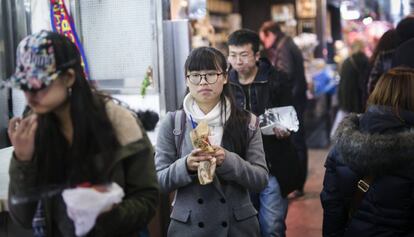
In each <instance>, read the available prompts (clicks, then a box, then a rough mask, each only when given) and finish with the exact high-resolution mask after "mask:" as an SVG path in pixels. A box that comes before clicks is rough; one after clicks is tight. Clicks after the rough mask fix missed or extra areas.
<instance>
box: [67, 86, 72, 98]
mask: <svg viewBox="0 0 414 237" xmlns="http://www.w3.org/2000/svg"><path fill="white" fill-rule="evenodd" d="M68 96H69V97H71V96H72V87H69V88H68Z"/></svg>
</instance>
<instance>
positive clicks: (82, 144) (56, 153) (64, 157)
mask: <svg viewBox="0 0 414 237" xmlns="http://www.w3.org/2000/svg"><path fill="white" fill-rule="evenodd" d="M50 39H51V40H52V44H53V48H54V54H55V59H56V65H57V68H59V69H60V70H61V71H62V73H61V76H65V73H66V72H67V70H68V69H73V70H74V72H75V82H74V83H73V85H72V93H71V95H70V96H68V101H69V103H70V115H71V120H72V124H73V140H72V144H71V145H69V144H68V142H67V141H66V139H65V138H64V136H63V134H62V132H61V129H60V124H59V121H58V119H57V117H56V115H55V114H54V113H52V112H49V113H47V114H44V115H39V124H38V129H37V132H36V144H35V145H36V146H35V156H36V157H37V160H38V169H39V174H41V177H40V179H39V180H38V182H39V184H69V185H74V184H78V183H81V182H86V181H87V182H91V183H101V182H105V181H107V177H106V175H105V172H106V171H107V170H106V169H107V168H108V166H109V163H110V161H111V160H112V159H113V157H112V155H113V153H114V152H115V150H116V149H117V148H118V147H119V146H120V144H119V142H118V139H117V137H116V135H115V131H114V128H113V127H112V124H111V122H110V121H109V118H108V115H107V113H106V109H105V100H106V98H105V97H104V96H101V95H98V94H97V93H95V92H94V89H93V86H92V85H90V84H89V82H88V81H87V79H86V78H85V74H84V70H83V68H82V66H81V56H80V53H79V51H78V49H77V47H76V45H75V44H74V43H72V42H71V41H70V40H69V39H68V38H66V37H65V36H62V35H60V34H57V33H52V32H51V33H50ZM57 80H60V78H58V79H57Z"/></svg>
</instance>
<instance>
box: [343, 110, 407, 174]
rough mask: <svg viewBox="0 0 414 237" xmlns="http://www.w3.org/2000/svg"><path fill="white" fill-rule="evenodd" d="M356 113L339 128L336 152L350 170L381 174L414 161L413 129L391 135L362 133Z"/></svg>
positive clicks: (347, 118)
mask: <svg viewBox="0 0 414 237" xmlns="http://www.w3.org/2000/svg"><path fill="white" fill-rule="evenodd" d="M360 122H361V119H360V117H359V116H358V115H356V114H351V115H349V116H348V117H346V118H345V119H344V120H343V122H342V123H341V124H340V126H339V127H338V129H337V132H336V135H335V149H337V151H338V153H339V154H340V156H339V159H340V160H341V161H342V162H343V163H345V164H346V165H348V166H350V167H351V168H353V169H355V170H357V171H361V172H364V173H369V174H381V173H386V172H389V171H391V170H395V169H398V168H401V167H404V166H407V165H409V164H410V163H411V162H413V161H414V147H413V144H414V130H413V129H406V130H404V131H400V132H392V133H370V132H364V131H361V128H360V125H361V124H360Z"/></svg>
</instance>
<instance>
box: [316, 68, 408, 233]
mask: <svg viewBox="0 0 414 237" xmlns="http://www.w3.org/2000/svg"><path fill="white" fill-rule="evenodd" d="M413 90H414V70H413V69H411V68H408V67H396V68H393V69H390V70H389V71H388V72H387V73H385V74H384V76H382V77H381V78H380V80H379V81H378V84H377V86H376V87H375V89H374V91H373V92H372V94H371V95H370V97H369V99H368V107H367V110H366V112H365V113H364V114H362V115H360V116H358V115H356V114H351V115H350V116H349V117H347V118H345V120H344V121H343V122H342V124H341V125H340V126H339V128H338V130H337V133H336V140H335V144H334V146H333V148H332V150H331V151H330V153H329V155H328V158H327V160H326V163H325V167H326V172H325V178H324V181H323V190H322V193H321V201H322V207H323V236H325V237H328V236H329V237H333V236H358V237H368V236H384V237H385V236H414V163H413V161H414V146H413V144H414V130H413V128H414V94H413ZM360 190H361V191H360Z"/></svg>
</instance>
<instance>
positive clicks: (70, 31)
mask: <svg viewBox="0 0 414 237" xmlns="http://www.w3.org/2000/svg"><path fill="white" fill-rule="evenodd" d="M50 18H51V22H52V29H53V31H55V32H58V33H60V34H63V35H65V36H66V37H68V38H69V39H70V40H71V41H72V42H73V43H75V44H76V46H77V47H78V49H79V52H80V53H81V57H82V67H83V70H84V72H85V76H86V78H89V70H88V63H87V61H86V57H85V53H84V51H83V47H82V44H81V42H80V40H79V38H78V35H77V34H76V30H75V24H74V22H73V19H72V17H71V16H70V15H69V13H68V11H67V9H66V6H65V3H64V1H63V0H50Z"/></svg>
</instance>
